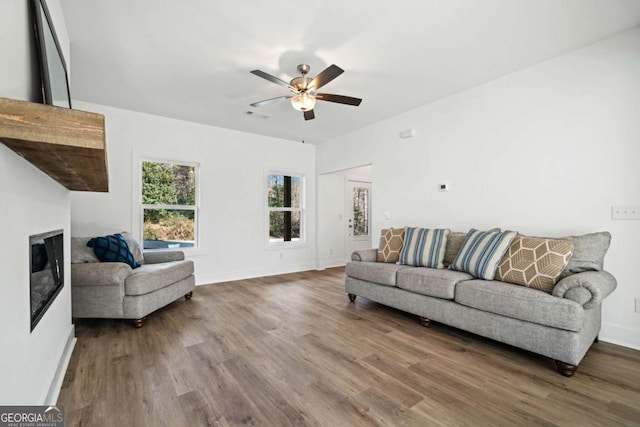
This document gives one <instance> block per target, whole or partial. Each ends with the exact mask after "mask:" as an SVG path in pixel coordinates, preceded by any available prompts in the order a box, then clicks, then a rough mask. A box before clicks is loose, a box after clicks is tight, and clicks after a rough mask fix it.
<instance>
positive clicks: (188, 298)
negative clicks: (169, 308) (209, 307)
mask: <svg viewBox="0 0 640 427" xmlns="http://www.w3.org/2000/svg"><path fill="white" fill-rule="evenodd" d="M192 296H193V291H191V292H187V293H186V294H184V299H186V300H187V301H189V300H190V299H191V297H192Z"/></svg>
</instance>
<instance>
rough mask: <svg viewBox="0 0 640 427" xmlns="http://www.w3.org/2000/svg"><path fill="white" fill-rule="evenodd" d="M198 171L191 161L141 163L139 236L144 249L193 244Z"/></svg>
mask: <svg viewBox="0 0 640 427" xmlns="http://www.w3.org/2000/svg"><path fill="white" fill-rule="evenodd" d="M197 172H198V170H197V165H194V164H180V163H169V162H155V161H143V162H142V218H143V220H142V239H143V241H144V248H145V249H166V248H188V247H194V246H196V243H197V239H196V236H197V229H198V228H197V217H198V215H197V213H198V209H197V192H196V186H197V185H198V182H197V181H198V173H197Z"/></svg>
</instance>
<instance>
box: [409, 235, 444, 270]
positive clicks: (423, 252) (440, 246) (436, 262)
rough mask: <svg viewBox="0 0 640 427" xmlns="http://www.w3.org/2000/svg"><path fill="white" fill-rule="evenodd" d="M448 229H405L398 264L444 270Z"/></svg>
mask: <svg viewBox="0 0 640 427" xmlns="http://www.w3.org/2000/svg"><path fill="white" fill-rule="evenodd" d="M448 234H449V229H448V228H447V229H428V228H417V227H405V229H404V242H403V243H402V250H401V251H400V260H399V261H398V264H403V265H412V266H414V267H431V268H444V264H443V263H442V260H443V259H444V250H445V247H446V246H447V235H448Z"/></svg>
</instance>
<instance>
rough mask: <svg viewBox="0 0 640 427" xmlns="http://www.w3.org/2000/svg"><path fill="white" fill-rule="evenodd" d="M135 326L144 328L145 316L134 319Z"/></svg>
mask: <svg viewBox="0 0 640 427" xmlns="http://www.w3.org/2000/svg"><path fill="white" fill-rule="evenodd" d="M133 326H134V327H136V328H142V327H143V326H144V317H143V318H141V319H133Z"/></svg>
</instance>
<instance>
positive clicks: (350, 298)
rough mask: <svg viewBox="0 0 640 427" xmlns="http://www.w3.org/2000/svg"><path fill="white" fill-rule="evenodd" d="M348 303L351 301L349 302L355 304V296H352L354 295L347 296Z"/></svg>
mask: <svg viewBox="0 0 640 427" xmlns="http://www.w3.org/2000/svg"><path fill="white" fill-rule="evenodd" d="M349 301H351V302H356V295H354V294H349Z"/></svg>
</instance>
